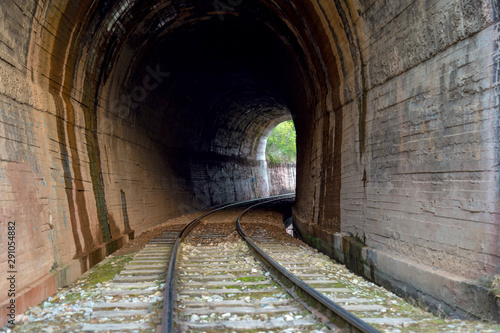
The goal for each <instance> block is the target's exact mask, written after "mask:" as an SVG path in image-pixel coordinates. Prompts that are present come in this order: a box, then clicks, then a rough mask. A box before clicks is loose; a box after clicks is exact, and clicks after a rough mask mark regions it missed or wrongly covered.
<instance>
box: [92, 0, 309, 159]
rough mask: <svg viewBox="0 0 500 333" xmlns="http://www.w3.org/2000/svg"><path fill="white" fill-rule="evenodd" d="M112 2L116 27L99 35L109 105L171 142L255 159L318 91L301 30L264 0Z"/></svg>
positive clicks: (109, 19)
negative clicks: (273, 131) (267, 138)
mask: <svg viewBox="0 0 500 333" xmlns="http://www.w3.org/2000/svg"><path fill="white" fill-rule="evenodd" d="M111 8H112V9H111V14H108V15H107V16H105V18H104V19H103V20H104V22H103V23H101V25H100V26H101V27H102V26H104V27H107V29H108V30H109V31H110V32H111V33H112V34H113V35H114V38H111V39H110V38H107V39H106V40H103V41H101V42H102V43H108V45H107V46H106V47H107V52H106V54H107V58H105V59H104V62H103V64H102V66H101V68H102V70H103V72H102V76H101V77H102V78H103V80H102V83H106V86H107V89H108V90H109V92H110V93H109V95H108V96H104V95H105V94H103V96H104V97H105V98H107V100H108V109H109V110H110V112H117V114H118V115H119V116H120V117H121V118H124V119H125V120H127V121H130V122H132V123H133V124H134V126H139V127H140V128H143V129H145V130H146V131H147V132H148V133H149V136H150V137H152V138H153V139H155V140H158V141H160V142H162V143H163V144H164V145H166V146H169V147H175V148H181V149H190V150H193V149H194V150H196V151H199V152H215V153H217V154H221V155H226V156H237V157H250V158H254V159H255V158H256V156H255V153H256V151H257V150H258V147H256V144H257V145H258V142H259V137H261V136H262V135H263V133H268V132H269V131H268V128H269V127H270V126H271V125H272V126H274V125H275V124H276V120H277V119H280V120H283V119H286V118H290V117H291V116H292V114H293V115H294V117H296V115H297V112H298V110H300V109H302V108H304V107H305V105H306V104H307V102H308V98H309V99H311V98H312V96H308V89H311V88H310V87H307V85H308V78H306V77H305V75H306V70H305V68H306V66H307V59H306V58H305V54H304V52H303V51H302V50H301V46H300V45H299V41H298V40H297V37H296V36H294V34H293V33H292V32H291V31H290V29H289V27H288V26H287V25H286V22H283V21H282V18H280V17H278V16H277V15H276V13H275V12H273V11H272V9H271V8H269V7H267V6H264V5H263V4H262V3H259V2H250V1H247V2H242V1H241V2H239V3H238V4H237V5H236V4H235V6H228V5H226V6H224V7H220V6H219V5H218V4H217V2H213V3H212V2H202V1H172V2H157V3H149V4H144V3H143V2H137V3H135V4H134V3H132V2H130V1H128V0H127V1H122V2H117V3H115V4H114V5H113V6H112V7H111ZM95 19H102V18H97V17H96V18H95ZM95 26H96V27H97V26H98V25H97V24H96V25H95ZM93 42H94V43H96V41H93ZM98 48H99V47H98ZM309 102H310V101H309ZM117 106H118V107H117Z"/></svg>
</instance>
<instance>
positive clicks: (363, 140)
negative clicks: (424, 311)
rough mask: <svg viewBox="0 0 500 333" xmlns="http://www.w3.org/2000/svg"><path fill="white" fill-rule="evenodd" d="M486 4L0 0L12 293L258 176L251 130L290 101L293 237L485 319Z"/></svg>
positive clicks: (56, 276) (493, 300) (492, 160)
mask: <svg viewBox="0 0 500 333" xmlns="http://www.w3.org/2000/svg"><path fill="white" fill-rule="evenodd" d="M498 6H499V5H498V2H497V1H494V0H480V1H476V0H474V1H470V0H452V1H449V0H435V1H427V0H426V1H424V0H411V1H410V0H405V1H397V2H396V1H384V0H373V1H354V0H333V1H323V0H294V1H286V0H283V1H281V0H276V1H275V0H269V1H267V0H266V1H249V0H227V1H226V0H215V1H197V0H193V1H188V0H162V1H134V0H117V1H90V0H83V1H78V2H75V1H67V0H52V1H35V0H32V1H30V0H25V1H11V0H6V1H4V2H2V4H1V5H0V15H1V17H2V20H1V21H2V25H1V27H0V33H1V34H0V155H1V157H0V186H1V187H2V190H1V193H2V194H1V196H0V208H1V210H0V212H1V215H0V216H1V217H0V225H1V235H2V238H1V239H0V246H1V249H0V253H2V257H1V258H0V263H1V264H2V266H3V267H2V271H4V270H5V271H7V270H9V268H8V266H7V265H8V264H9V262H8V253H9V250H8V249H9V248H8V241H9V239H8V237H9V236H12V235H13V233H11V234H9V233H8V231H10V229H9V226H11V225H12V226H14V223H12V222H15V233H14V234H15V241H16V247H15V259H16V261H15V266H14V269H15V270H16V271H17V272H19V274H18V275H17V280H16V293H15V294H16V295H15V297H14V298H15V299H16V300H17V305H18V310H19V311H22V310H23V309H25V308H26V307H28V306H33V305H35V304H37V303H39V302H41V301H43V299H45V298H46V297H48V296H50V295H51V294H52V293H54V292H55V290H56V288H57V287H60V286H64V285H67V284H69V283H71V282H72V281H74V280H75V279H76V278H77V277H78V276H80V275H81V274H82V273H84V272H85V271H86V270H88V269H89V268H91V267H92V266H93V265H95V264H96V263H97V262H99V261H100V260H102V259H103V258H104V257H105V256H106V255H108V254H110V253H112V252H113V251H114V250H116V249H117V248H119V247H121V246H122V245H123V244H125V243H126V242H128V241H129V240H130V239H131V238H133V237H134V235H138V234H140V233H142V232H143V231H145V230H147V229H148V228H151V227H153V226H155V225H158V224H160V223H162V222H164V221H166V220H167V219H169V218H172V217H175V216H179V215H182V214H186V213H188V212H192V211H195V210H202V209H206V208H208V207H212V206H217V205H221V204H224V203H229V202H232V201H238V200H244V199H251V198H256V197H262V196H267V195H269V193H270V181H271V180H270V179H269V172H268V170H267V168H268V166H267V164H266V161H265V156H264V149H265V141H266V138H267V135H268V134H269V133H270V131H271V130H272V129H273V128H274V127H275V126H276V125H277V124H278V123H280V122H281V121H284V120H288V119H293V121H294V123H295V126H296V129H297V149H298V157H297V182H296V193H297V198H296V203H295V206H294V209H293V213H294V217H293V218H294V223H295V225H296V227H297V228H298V230H299V231H300V232H301V234H302V235H303V237H304V239H305V240H306V241H307V242H309V243H310V244H312V245H314V246H315V247H317V248H318V249H320V250H321V251H323V252H325V253H327V254H329V255H331V256H332V257H334V258H336V259H338V260H339V261H341V262H344V263H346V264H347V265H348V267H349V268H351V269H352V270H354V271H356V272H357V273H359V274H361V275H364V276H366V277H368V278H369V279H371V280H373V281H375V282H377V283H379V284H382V285H385V286H388V287H390V288H391V289H393V290H395V291H396V292H398V293H400V294H405V295H406V296H411V297H414V298H419V299H422V301H423V302H424V303H425V304H428V305H429V306H431V307H432V306H434V307H438V304H441V305H443V304H444V310H445V311H446V312H449V313H455V314H458V315H463V316H465V315H467V314H472V315H473V316H475V317H481V318H496V319H498V311H499V310H498V309H499V307H500V304H499V298H498V296H497V295H498V292H496V293H495V292H494V290H495V289H494V288H495V287H496V288H499V285H498V283H499V282H498V279H499V274H500V245H499V244H500V240H499V237H500V222H499V214H500V209H499V200H498V198H499V187H500V183H499V176H498V175H499V173H498V171H499V170H498V169H499V165H500V164H499V158H500V156H499V154H498V151H499V136H498V131H499V124H500V122H499V119H500V118H499V112H498V111H499V101H500V99H499V98H498V96H499V87H500V86H499V80H500V75H499V73H500V72H499V67H498V66H499V63H498V62H499V59H500V55H499V51H498V45H499V43H500V39H499V31H500V26H499V24H498V19H499V10H500V8H499V7H498ZM4 267H5V269H4ZM20 272H22V273H20ZM495 281H496V282H495ZM7 289H9V286H8V281H7V280H6V279H5V278H2V279H1V280H0V290H7ZM10 299H11V297H10V296H7V295H3V294H2V296H1V298H0V303H1V308H2V320H4V318H5V317H6V316H5V315H4V313H6V311H7V310H6V306H7V304H9V302H10ZM2 323H3V322H2Z"/></svg>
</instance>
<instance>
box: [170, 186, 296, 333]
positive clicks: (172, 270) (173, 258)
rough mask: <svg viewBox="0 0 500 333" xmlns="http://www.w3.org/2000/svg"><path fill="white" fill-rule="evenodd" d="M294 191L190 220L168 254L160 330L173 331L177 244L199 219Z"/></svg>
mask: <svg viewBox="0 0 500 333" xmlns="http://www.w3.org/2000/svg"><path fill="white" fill-rule="evenodd" d="M294 195H295V194H294V193H288V194H282V195H277V196H273V197H267V198H258V199H252V200H246V201H240V202H236V203H232V204H228V205H223V206H220V207H218V208H214V209H213V210H211V211H209V212H208V213H205V214H203V215H201V216H200V217H198V218H196V219H195V220H193V221H191V222H190V223H189V224H188V225H187V226H186V227H185V228H184V229H183V230H182V232H181V233H180V234H179V236H178V237H177V239H176V241H175V245H174V248H173V249H172V254H171V256H170V262H169V264H168V270H167V277H166V280H165V291H164V299H163V311H162V324H161V331H162V333H173V332H174V282H175V266H176V263H177V253H178V250H179V246H180V244H181V242H182V241H183V240H184V238H186V236H187V235H188V234H189V232H191V230H193V229H194V228H195V227H196V226H197V225H198V224H199V223H200V221H201V219H203V218H205V217H207V216H208V215H211V214H214V213H217V212H220V211H221V210H224V209H227V208H232V207H238V206H243V205H247V204H251V203H254V202H259V201H263V202H264V203H265V202H272V201H274V200H282V199H283V198H285V197H290V196H294Z"/></svg>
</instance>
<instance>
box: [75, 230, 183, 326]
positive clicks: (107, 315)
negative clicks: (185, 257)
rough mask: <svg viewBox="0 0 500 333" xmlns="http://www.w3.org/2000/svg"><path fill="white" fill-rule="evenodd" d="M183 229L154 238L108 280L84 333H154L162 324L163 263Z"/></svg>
mask: <svg viewBox="0 0 500 333" xmlns="http://www.w3.org/2000/svg"><path fill="white" fill-rule="evenodd" d="M181 231H182V229H170V230H168V231H165V232H164V233H162V234H161V235H159V236H157V237H155V238H153V239H152V240H151V241H150V242H149V243H148V244H146V246H145V247H144V248H143V249H142V250H141V251H139V252H138V253H137V254H136V255H135V256H134V258H133V259H132V260H131V261H129V262H128V265H126V266H125V267H124V269H123V270H122V271H121V272H120V274H118V275H117V276H115V277H114V278H113V280H111V282H110V283H109V285H108V287H107V288H106V290H104V291H103V292H102V293H101V299H100V300H96V301H95V303H94V306H93V309H92V310H93V311H92V314H91V316H90V318H89V319H90V321H91V323H85V324H83V326H82V328H81V330H82V331H83V332H102V331H104V332H108V331H119V332H141V331H155V330H156V326H157V325H158V324H159V323H160V320H161V308H162V300H163V297H161V292H160V291H161V289H162V288H163V287H164V283H165V272H166V267H165V266H166V265H165V263H166V262H168V261H169V260H170V255H171V252H172V248H173V247H174V245H175V240H176V239H177V237H178V236H179V234H180V233H181Z"/></svg>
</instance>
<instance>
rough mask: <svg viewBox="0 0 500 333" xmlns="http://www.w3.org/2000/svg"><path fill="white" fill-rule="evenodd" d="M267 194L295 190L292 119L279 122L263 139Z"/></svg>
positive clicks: (295, 152)
mask: <svg viewBox="0 0 500 333" xmlns="http://www.w3.org/2000/svg"><path fill="white" fill-rule="evenodd" d="M265 141H266V145H265V161H266V165H267V173H268V181H269V194H270V195H279V194H284V193H290V192H295V187H296V173H297V172H296V168H297V143H296V132H295V125H294V123H293V120H291V119H288V120H285V121H282V122H280V123H279V124H278V125H276V126H275V127H274V128H272V130H271V132H270V133H269V135H268V136H267V137H266V139H265Z"/></svg>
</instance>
